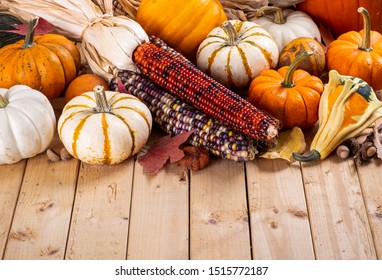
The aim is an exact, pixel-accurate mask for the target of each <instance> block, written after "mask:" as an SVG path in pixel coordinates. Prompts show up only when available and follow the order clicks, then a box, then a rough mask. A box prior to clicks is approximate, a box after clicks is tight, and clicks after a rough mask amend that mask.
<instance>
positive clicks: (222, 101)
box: [133, 42, 281, 141]
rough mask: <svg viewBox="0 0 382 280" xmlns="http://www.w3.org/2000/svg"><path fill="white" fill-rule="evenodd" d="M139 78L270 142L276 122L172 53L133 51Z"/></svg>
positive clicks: (149, 47)
mask: <svg viewBox="0 0 382 280" xmlns="http://www.w3.org/2000/svg"><path fill="white" fill-rule="evenodd" d="M133 56H134V62H135V64H136V65H137V67H138V68H139V69H140V71H141V72H142V74H144V75H145V76H147V77H149V78H150V79H151V80H152V81H153V82H154V83H155V84H157V85H159V86H160V87H162V88H164V89H165V90H166V91H168V92H169V93H171V94H173V95H176V96H178V97H180V98H181V99H183V100H184V101H185V102H187V103H189V104H191V105H192V106H194V107H195V108H197V109H200V110H201V111H203V112H204V113H206V114H207V115H209V116H211V117H213V118H214V119H216V120H219V121H220V122H222V123H223V124H225V125H226V126H228V127H231V128H232V129H234V130H236V131H238V132H241V133H244V134H246V135H248V136H250V137H251V138H254V139H259V140H263V141H273V140H274V139H275V137H276V136H277V134H278V130H279V128H280V125H281V123H280V121H279V120H277V119H276V118H274V117H273V116H271V115H270V114H268V113H267V112H264V111H262V110H260V109H258V108H256V107H255V106H253V105H252V104H250V103H249V102H248V101H246V100H245V99H243V98H242V97H240V96H239V95H238V94H236V93H234V92H233V91H231V90H229V89H227V88H225V87H224V86H223V85H221V84H220V83H218V82H217V81H215V80H214V79H212V78H211V77H209V76H207V75H206V74H204V73H203V72H202V71H200V70H199V69H197V68H196V67H195V66H194V65H192V64H191V62H190V61H188V60H187V59H185V58H184V57H183V56H182V55H180V54H177V53H176V52H175V51H174V50H168V49H166V48H163V47H158V46H157V45H156V44H154V43H153V42H148V43H144V44H142V45H140V46H138V47H137V48H136V50H135V51H134V54H133Z"/></svg>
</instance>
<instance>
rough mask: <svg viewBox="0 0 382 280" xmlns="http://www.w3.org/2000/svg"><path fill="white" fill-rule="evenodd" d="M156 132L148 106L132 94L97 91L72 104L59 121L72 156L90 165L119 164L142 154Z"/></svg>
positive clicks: (67, 107) (63, 139) (61, 137)
mask: <svg viewBox="0 0 382 280" xmlns="http://www.w3.org/2000/svg"><path fill="white" fill-rule="evenodd" d="M151 128H152V117H151V113H150V111H149V109H148V108H147V106H146V105H145V104H144V103H142V102H141V101H140V100H139V99H138V98H136V97H135V96H133V95H130V94H124V93H119V92H115V91H105V90H104V88H103V86H101V85H99V86H96V87H95V88H94V91H93V92H85V93H83V94H81V95H80V96H77V97H75V98H73V99H72V100H70V101H69V102H68V103H67V104H66V105H65V107H64V109H63V112H62V114H61V116H60V118H59V120H58V128H57V129H58V135H59V137H60V139H61V141H62V143H63V144H64V146H65V148H66V149H67V150H68V152H69V153H70V154H71V155H73V156H74V157H75V158H77V159H79V160H81V161H83V162H86V163H90V164H116V163H119V162H122V161H124V160H125V159H127V158H128V157H129V156H131V155H134V154H136V153H138V152H139V151H140V150H141V149H142V147H143V146H144V145H145V144H146V142H147V139H148V137H149V135H150V132H151Z"/></svg>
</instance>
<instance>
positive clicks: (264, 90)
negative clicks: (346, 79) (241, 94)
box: [247, 50, 324, 129]
mask: <svg viewBox="0 0 382 280" xmlns="http://www.w3.org/2000/svg"><path fill="white" fill-rule="evenodd" d="M312 53H313V52H312V51H310V50H309V51H306V52H303V53H301V54H300V55H298V56H297V57H296V59H295V60H294V61H293V62H292V64H291V65H290V66H284V67H281V68H279V69H278V70H277V71H276V70H265V71H263V72H261V74H260V75H259V76H257V77H256V78H255V79H254V80H253V81H252V82H251V85H250V88H249V91H248V97H247V99H248V101H249V102H250V103H252V104H253V105H255V106H256V107H258V108H260V109H263V110H265V111H267V112H269V113H270V114H272V115H273V116H274V117H276V118H277V119H279V120H280V121H281V122H282V123H283V128H286V129H290V128H293V127H294V126H298V127H300V128H309V127H312V126H313V125H314V124H315V123H316V122H317V120H318V105H319V101H320V97H321V93H322V92H323V90H324V85H323V83H322V81H321V80H320V79H319V78H317V77H316V76H312V75H310V74H309V73H308V72H306V71H305V70H301V69H297V70H296V68H297V66H298V64H299V63H300V61H301V60H303V59H305V58H306V57H308V56H310V55H312Z"/></svg>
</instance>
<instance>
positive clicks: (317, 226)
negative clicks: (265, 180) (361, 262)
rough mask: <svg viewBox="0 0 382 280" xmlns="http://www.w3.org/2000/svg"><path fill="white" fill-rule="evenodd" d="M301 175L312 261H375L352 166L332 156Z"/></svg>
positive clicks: (304, 166) (307, 166)
mask: <svg viewBox="0 0 382 280" xmlns="http://www.w3.org/2000/svg"><path fill="white" fill-rule="evenodd" d="M302 171H303V178H304V186H305V192H306V199H307V203H308V211H309V216H310V222H311V229H312V236H313V243H314V247H315V253H316V258H317V259H375V258H376V252H375V248H374V242H373V239H372V236H371V231H370V226H369V223H368V218H367V214H366V209H365V204H364V201H363V197H362V191H361V187H360V182H359V180H358V175H357V170H356V168H355V164H354V162H353V161H352V160H340V159H338V158H337V156H336V155H332V156H330V157H328V158H326V159H325V160H321V161H317V162H310V163H303V164H302Z"/></svg>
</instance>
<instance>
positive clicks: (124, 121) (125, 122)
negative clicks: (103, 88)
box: [114, 114, 135, 155]
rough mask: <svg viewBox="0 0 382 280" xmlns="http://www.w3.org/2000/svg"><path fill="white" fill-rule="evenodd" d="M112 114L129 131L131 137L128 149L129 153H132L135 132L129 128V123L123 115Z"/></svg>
mask: <svg viewBox="0 0 382 280" xmlns="http://www.w3.org/2000/svg"><path fill="white" fill-rule="evenodd" d="M114 116H116V117H117V118H119V119H120V120H121V121H122V122H123V123H124V124H125V125H126V127H127V129H128V130H129V132H130V137H131V140H132V141H131V149H130V154H131V155H132V154H133V153H134V150H135V132H134V130H132V129H131V127H130V125H129V123H128V120H126V119H125V118H124V117H123V116H121V115H119V114H114Z"/></svg>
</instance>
